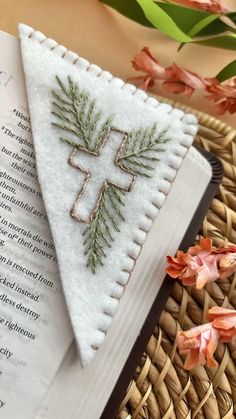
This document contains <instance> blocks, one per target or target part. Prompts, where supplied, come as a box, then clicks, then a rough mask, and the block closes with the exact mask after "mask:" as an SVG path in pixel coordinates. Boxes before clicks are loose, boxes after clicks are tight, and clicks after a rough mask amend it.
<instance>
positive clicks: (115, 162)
mask: <svg viewBox="0 0 236 419" xmlns="http://www.w3.org/2000/svg"><path fill="white" fill-rule="evenodd" d="M126 141H127V134H126V133H125V132H123V131H120V130H118V129H115V128H111V129H109V130H108V133H107V135H106V137H105V138H104V140H103V142H102V143H101V146H100V147H99V150H98V151H97V152H91V151H88V150H87V149H86V148H83V147H81V148H79V149H78V148H74V150H73V151H72V153H71V155H70V158H69V164H70V165H71V166H73V167H74V168H76V169H78V170H80V171H81V172H82V173H84V175H85V179H84V183H83V186H82V188H81V190H80V192H79V194H78V196H77V199H76V201H75V203H74V205H73V208H72V209H71V216H72V217H73V218H75V219H76V220H77V221H79V222H83V223H87V224H89V223H90V222H91V221H92V219H93V218H94V214H95V213H96V210H97V208H98V207H99V202H100V200H101V194H102V193H103V192H104V191H106V190H107V188H108V186H109V185H112V186H114V187H115V188H117V189H119V190H121V191H124V192H130V191H131V190H132V187H133V185H134V183H135V179H136V175H135V173H134V172H133V171H132V170H130V169H128V168H126V167H124V166H123V165H122V163H121V161H119V159H120V156H121V154H122V151H123V149H124V147H125V144H126ZM109 163H112V164H109ZM112 166H113V167H112Z"/></svg>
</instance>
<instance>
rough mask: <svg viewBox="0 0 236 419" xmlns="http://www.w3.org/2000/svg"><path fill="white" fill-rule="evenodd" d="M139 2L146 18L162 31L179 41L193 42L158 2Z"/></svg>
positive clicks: (143, 0)
mask: <svg viewBox="0 0 236 419" xmlns="http://www.w3.org/2000/svg"><path fill="white" fill-rule="evenodd" d="M137 2H138V4H139V5H140V6H141V7H142V9H143V12H144V14H145V16H146V18H147V19H148V20H149V21H150V22H151V23H152V24H153V25H154V26H155V27H156V28H157V29H159V30H160V31H161V32H162V33H164V34H165V35H167V36H169V37H170V38H172V39H175V40H176V41H179V42H191V40H192V39H191V38H190V37H189V36H188V35H186V34H185V33H184V32H183V31H182V30H181V29H180V28H179V27H178V26H177V25H176V23H175V22H174V20H173V19H172V18H171V17H170V16H169V15H168V14H167V13H166V12H165V11H164V10H163V9H162V8H161V7H160V6H159V5H158V4H156V3H154V2H153V1H152V0H137Z"/></svg>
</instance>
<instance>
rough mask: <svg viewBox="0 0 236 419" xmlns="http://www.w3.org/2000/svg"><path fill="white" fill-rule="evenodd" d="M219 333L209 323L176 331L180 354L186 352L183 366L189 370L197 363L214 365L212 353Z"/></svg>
mask: <svg viewBox="0 0 236 419" xmlns="http://www.w3.org/2000/svg"><path fill="white" fill-rule="evenodd" d="M218 341H219V333H218V331H217V330H216V329H214V328H213V327H212V324H211V323H207V324H203V325H201V326H197V327H193V328H192V329H190V330H187V331H184V332H177V336H176V342H177V346H178V348H179V351H180V353H181V354H187V358H186V360H185V364H184V368H185V369H187V370H191V369H192V368H194V367H195V366H196V365H197V364H200V365H204V364H205V363H206V362H207V365H208V366H209V367H212V368H214V367H216V365H217V363H216V361H215V360H214V358H213V354H214V352H215V350H216V348H217V344H218Z"/></svg>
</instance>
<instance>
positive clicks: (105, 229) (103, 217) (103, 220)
mask: <svg viewBox="0 0 236 419" xmlns="http://www.w3.org/2000/svg"><path fill="white" fill-rule="evenodd" d="M123 194H124V192H123V191H122V190H120V189H119V188H117V187H116V186H113V185H109V186H108V187H107V188H105V189H104V190H103V191H102V192H101V196H100V200H99V204H98V207H97V209H96V212H95V214H94V217H93V219H92V221H91V223H90V224H89V225H88V226H87V227H86V229H85V230H84V233H83V236H84V242H83V245H84V249H85V250H84V254H85V256H86V257H87V266H88V267H90V268H91V270H92V271H93V273H95V272H96V269H97V267H98V265H103V259H104V258H105V257H106V256H107V248H111V246H112V242H113V240H114V238H113V234H114V231H119V227H118V224H119V223H120V222H121V221H124V220H125V219H124V216H123V213H122V207H124V202H123V200H122V198H123V196H124V195H123Z"/></svg>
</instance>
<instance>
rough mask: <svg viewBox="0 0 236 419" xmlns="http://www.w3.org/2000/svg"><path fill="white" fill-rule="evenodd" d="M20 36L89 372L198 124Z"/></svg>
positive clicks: (41, 164) (34, 38)
mask: <svg viewBox="0 0 236 419" xmlns="http://www.w3.org/2000/svg"><path fill="white" fill-rule="evenodd" d="M19 30H20V39H21V49H22V57H23V66H24V72H25V78H26V85H27V92H28V100H29V109H30V116H31V122H32V130H33V138H34V146H35V152H36V160H37V170H38V176H39V182H40V185H41V188H42V193H43V198H44V202H45V206H46V210H47V214H48V219H49V222H50V226H51V230H52V234H53V238H54V243H55V247H56V252H57V258H58V263H59V268H60V273H61V279H62V282H63V288H64V292H65V297H66V302H67V305H68V310H69V312H70V316H71V321H72V325H73V328H74V333H75V336H76V340H77V343H78V347H79V351H80V355H81V360H82V363H83V365H85V364H87V363H88V362H89V361H90V360H91V359H92V358H93V357H94V355H95V353H96V350H97V349H98V348H99V347H100V345H101V344H102V342H103V340H104V338H105V335H106V333H107V331H108V329H109V327H110V326H111V322H112V317H113V316H114V314H115V312H116V310H117V307H118V304H119V300H120V298H121V296H122V294H123V292H124V291H125V286H126V284H127V282H128V280H129V278H130V275H131V272H132V270H133V268H134V266H135V261H136V259H137V257H138V256H139V253H140V251H141V248H142V245H143V243H144V241H145V238H146V235H147V234H148V231H149V230H150V228H151V226H152V223H153V220H154V219H155V218H156V217H157V216H158V213H159V210H160V208H161V207H162V206H163V205H164V203H165V199H166V196H167V195H168V193H169V191H170V188H171V185H172V183H173V182H174V180H175V177H176V174H177V171H178V169H179V168H180V166H181V163H182V160H183V158H184V157H185V155H186V153H187V151H188V148H189V147H190V146H191V144H192V141H193V137H194V135H195V133H196V130H197V125H196V119H195V117H194V116H193V115H187V114H184V113H183V112H182V111H180V110H176V109H173V108H172V107H171V106H169V105H166V104H161V103H159V102H158V101H157V100H155V99H154V98H149V97H148V96H147V95H146V93H144V92H143V91H141V90H137V89H136V88H135V87H134V86H132V85H130V84H125V83H124V82H123V81H122V80H120V79H118V78H114V77H113V76H112V75H111V74H110V73H109V72H107V71H102V70H101V69H100V68H99V67H97V66H96V65H91V64H89V63H88V61H86V60H84V59H83V58H80V57H79V56H78V55H76V54H74V53H73V52H71V51H68V50H66V48H64V47H63V46H61V45H58V44H57V43H56V42H55V41H53V40H52V39H48V38H46V37H45V36H44V35H43V34H42V33H40V32H36V31H34V30H33V29H32V28H29V27H28V26H25V25H22V24H21V25H20V27H19ZM167 222H168V220H167Z"/></svg>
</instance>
